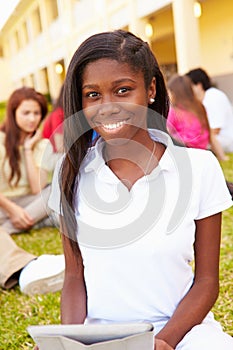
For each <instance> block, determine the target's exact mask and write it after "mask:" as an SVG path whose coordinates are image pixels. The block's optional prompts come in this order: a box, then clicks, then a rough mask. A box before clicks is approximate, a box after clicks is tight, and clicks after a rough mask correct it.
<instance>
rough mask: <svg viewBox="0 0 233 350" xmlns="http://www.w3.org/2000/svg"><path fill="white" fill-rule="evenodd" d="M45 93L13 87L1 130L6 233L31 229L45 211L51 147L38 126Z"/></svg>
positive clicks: (0, 194) (0, 210) (0, 203)
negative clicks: (42, 136) (43, 138)
mask: <svg viewBox="0 0 233 350" xmlns="http://www.w3.org/2000/svg"><path fill="white" fill-rule="evenodd" d="M46 113H47V101H46V99H45V97H44V96H43V95H42V94H40V93H39V92H37V91H35V90H34V89H33V88H28V87H23V88H20V89H17V90H15V91H14V92H13V93H12V94H11V96H10V98H9V100H8V104H7V114H6V119H5V121H4V123H3V125H2V126H1V129H0V130H1V131H0V179H1V181H0V224H1V228H2V229H3V230H4V231H6V232H8V233H10V234H11V233H18V232H20V231H25V230H28V229H30V228H31V227H32V226H33V225H35V224H36V223H37V222H39V221H41V220H43V219H45V218H46V217H47V216H48V214H47V210H46V203H47V199H48V196H49V192H50V187H49V186H47V184H48V171H49V170H50V163H51V162H50V161H49V159H50V156H51V154H52V147H51V144H50V142H49V141H48V140H42V139H41V132H40V130H39V126H40V123H41V121H42V120H43V119H44V118H45V116H46Z"/></svg>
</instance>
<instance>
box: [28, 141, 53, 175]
mask: <svg viewBox="0 0 233 350" xmlns="http://www.w3.org/2000/svg"><path fill="white" fill-rule="evenodd" d="M33 156H34V160H35V163H36V165H37V166H38V167H39V168H41V169H44V170H47V171H52V170H53V166H54V165H53V162H51V159H52V157H53V148H52V144H51V142H50V141H49V140H47V139H42V140H40V141H39V142H37V144H36V146H35V148H34V153H33Z"/></svg>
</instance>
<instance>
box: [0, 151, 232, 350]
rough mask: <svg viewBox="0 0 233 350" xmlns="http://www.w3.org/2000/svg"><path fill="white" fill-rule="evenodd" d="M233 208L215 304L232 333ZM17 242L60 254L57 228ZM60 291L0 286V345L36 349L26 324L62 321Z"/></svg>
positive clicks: (227, 168)
mask: <svg viewBox="0 0 233 350" xmlns="http://www.w3.org/2000/svg"><path fill="white" fill-rule="evenodd" d="M232 164H233V155H231V156H230V159H229V161H227V162H225V163H223V164H222V167H223V171H224V173H225V176H226V178H227V179H228V180H229V181H233V169H232ZM232 218H233V208H231V209H229V210H227V211H225V212H224V213H223V229H222V243H221V260H220V295H219V298H218V300H217V302H216V304H215V306H214V308H213V311H214V314H215V317H216V319H217V320H219V321H220V322H221V324H222V326H223V328H224V330H225V331H226V332H228V333H229V334H231V335H233V321H232V320H233V310H232V300H233V287H232V276H233V225H232V221H233V220H232ZM13 238H14V239H15V241H16V242H17V244H18V245H20V246H21V247H23V248H25V249H26V250H28V251H30V252H32V253H34V254H37V255H39V254H45V253H52V254H60V253H61V252H62V246H61V237H60V234H59V233H58V230H57V229H55V228H44V229H41V230H34V231H31V232H30V233H25V234H20V235H15V236H13ZM59 309H60V292H57V293H48V294H46V295H38V296H33V297H29V296H27V295H23V294H21V293H20V290H19V287H15V288H14V289H11V290H8V291H5V290H0V315H1V317H0V334H1V337H0V349H1V350H7V349H11V350H14V349H15V350H16V349H17V350H18V349H33V347H34V345H35V344H34V342H33V340H32V339H31V338H30V336H29V335H28V333H27V326H29V325H36V324H58V323H60V310H59Z"/></svg>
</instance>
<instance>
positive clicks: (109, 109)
mask: <svg viewBox="0 0 233 350" xmlns="http://www.w3.org/2000/svg"><path fill="white" fill-rule="evenodd" d="M119 110H120V106H119V104H118V103H116V102H107V103H102V104H100V105H99V106H98V114H99V115H111V114H116V113H119Z"/></svg>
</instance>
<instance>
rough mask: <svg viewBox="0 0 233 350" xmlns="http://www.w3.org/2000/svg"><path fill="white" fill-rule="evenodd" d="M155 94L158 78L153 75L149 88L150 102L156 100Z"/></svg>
mask: <svg viewBox="0 0 233 350" xmlns="http://www.w3.org/2000/svg"><path fill="white" fill-rule="evenodd" d="M155 96H156V78H155V77H153V78H152V80H151V83H150V85H149V88H148V104H152V103H153V102H154V99H155Z"/></svg>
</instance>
